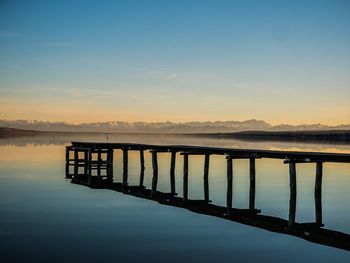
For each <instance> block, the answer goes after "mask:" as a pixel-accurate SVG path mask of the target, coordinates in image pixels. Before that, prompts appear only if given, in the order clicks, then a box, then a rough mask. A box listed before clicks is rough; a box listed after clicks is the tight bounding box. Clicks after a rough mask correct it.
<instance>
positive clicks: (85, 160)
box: [84, 150, 89, 178]
mask: <svg viewBox="0 0 350 263" xmlns="http://www.w3.org/2000/svg"><path fill="white" fill-rule="evenodd" d="M88 165H89V162H88V151H87V150H85V151H84V177H85V178H87V177H88Z"/></svg>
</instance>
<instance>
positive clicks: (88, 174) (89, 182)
mask: <svg viewBox="0 0 350 263" xmlns="http://www.w3.org/2000/svg"><path fill="white" fill-rule="evenodd" d="M91 161H92V152H91V149H89V150H88V151H87V163H88V169H87V172H88V173H87V178H88V185H90V186H91V184H92V169H91Z"/></svg>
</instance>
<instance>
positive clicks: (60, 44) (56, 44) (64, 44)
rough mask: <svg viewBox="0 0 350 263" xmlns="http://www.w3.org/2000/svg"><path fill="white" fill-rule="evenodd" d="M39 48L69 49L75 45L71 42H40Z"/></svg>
mask: <svg viewBox="0 0 350 263" xmlns="http://www.w3.org/2000/svg"><path fill="white" fill-rule="evenodd" d="M39 45H40V46H46V47H71V46H74V45H75V44H74V43H73V42H64V41H57V42H42V43H39Z"/></svg>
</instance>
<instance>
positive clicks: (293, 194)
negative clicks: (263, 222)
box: [284, 159, 323, 227]
mask: <svg viewBox="0 0 350 263" xmlns="http://www.w3.org/2000/svg"><path fill="white" fill-rule="evenodd" d="M284 163H287V164H289V187H290V199H289V221H288V225H289V226H293V225H294V224H295V218H296V206H297V201H296V200H297V179H296V177H297V175H296V164H297V163H315V164H316V176H315V190H314V197H315V222H313V223H307V224H311V225H314V226H315V227H322V226H323V223H322V174H323V161H318V160H313V161H312V160H309V159H302V160H290V159H287V160H285V161H284Z"/></svg>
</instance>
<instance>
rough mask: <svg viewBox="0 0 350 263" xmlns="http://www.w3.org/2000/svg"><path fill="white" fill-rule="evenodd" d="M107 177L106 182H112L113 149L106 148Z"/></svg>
mask: <svg viewBox="0 0 350 263" xmlns="http://www.w3.org/2000/svg"><path fill="white" fill-rule="evenodd" d="M107 179H108V182H110V183H112V182H113V149H108V152H107Z"/></svg>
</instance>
